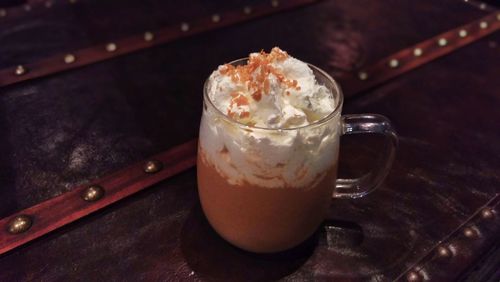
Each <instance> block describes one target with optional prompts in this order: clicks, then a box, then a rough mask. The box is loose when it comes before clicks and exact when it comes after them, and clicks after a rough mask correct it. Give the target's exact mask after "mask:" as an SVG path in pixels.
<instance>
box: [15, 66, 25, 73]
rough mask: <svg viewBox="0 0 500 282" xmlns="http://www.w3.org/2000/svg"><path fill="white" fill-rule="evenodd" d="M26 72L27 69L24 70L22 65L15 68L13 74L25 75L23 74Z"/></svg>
mask: <svg viewBox="0 0 500 282" xmlns="http://www.w3.org/2000/svg"><path fill="white" fill-rule="evenodd" d="M27 72H28V69H27V68H25V67H24V66H23V65H19V66H17V67H16V70H15V71H14V73H15V74H16V75H23V74H25V73H27Z"/></svg>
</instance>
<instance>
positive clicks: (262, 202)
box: [197, 58, 398, 253]
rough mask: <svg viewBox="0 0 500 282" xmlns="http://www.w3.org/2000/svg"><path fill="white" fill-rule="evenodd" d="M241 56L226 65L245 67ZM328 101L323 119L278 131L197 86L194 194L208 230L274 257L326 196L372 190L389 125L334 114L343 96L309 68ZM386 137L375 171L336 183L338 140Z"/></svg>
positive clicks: (308, 226)
mask: <svg viewBox="0 0 500 282" xmlns="http://www.w3.org/2000/svg"><path fill="white" fill-rule="evenodd" d="M246 61H247V58H244V59H239V60H236V61H234V62H232V63H231V64H233V65H239V64H245V63H246ZM309 67H310V68H311V69H312V70H313V73H314V75H315V77H316V80H317V81H318V83H320V84H322V85H324V86H326V87H327V88H328V89H329V90H330V91H331V93H332V95H333V98H334V100H335V109H334V110H333V112H331V113H330V114H329V115H328V116H326V117H324V118H322V119H320V120H318V121H317V122H314V123H312V124H309V125H307V126H302V127H297V128H291V129H288V128H285V129H269V128H259V127H254V126H249V125H245V124H242V123H239V122H238V121H236V120H234V119H231V118H230V117H228V116H227V115H225V114H224V113H222V112H221V111H219V110H218V109H217V108H216V107H215V106H214V104H213V103H212V101H211V100H210V97H209V95H208V91H207V89H208V87H209V83H210V81H209V80H207V81H206V82H205V86H204V102H203V114H202V119H201V125H200V135H199V145H198V163H197V173H198V193H199V196H200V201H201V205H202V208H203V211H204V213H205V215H206V217H207V219H208V221H209V222H210V224H211V225H212V227H213V228H214V229H215V231H216V232H217V233H218V234H219V235H220V236H222V237H223V238H224V239H226V240H227V241H229V242H230V243H231V244H233V245H235V246H237V247H239V248H241V249H244V250H247V251H251V252H257V253H271V252H279V251H283V250H286V249H289V248H292V247H294V246H297V245H298V244H300V243H301V242H303V241H305V240H306V239H307V238H308V237H310V236H311V235H312V234H313V233H314V232H315V230H316V229H317V228H318V227H319V226H320V224H321V223H322V221H323V220H324V219H325V216H326V214H327V211H328V207H329V205H330V203H331V199H332V197H333V198H357V197H362V196H365V195H366V194H368V193H370V192H371V191H373V190H374V189H375V188H377V187H378V186H379V185H380V183H381V182H382V181H383V179H384V178H385V176H386V175H387V173H388V171H389V169H390V167H391V165H392V161H393V159H394V155H395V151H396V148H397V144H398V138H397V135H396V132H395V130H394V129H393V127H392V125H391V123H390V121H389V120H388V119H387V118H386V117H384V116H381V115H376V114H357V115H344V116H341V114H340V113H341V110H342V103H343V96H342V91H341V89H340V87H339V85H338V84H337V83H336V82H335V80H334V79H333V78H332V77H330V76H329V75H328V74H327V73H326V72H324V71H322V70H321V69H319V68H317V67H315V66H313V65H309ZM360 133H378V134H382V135H385V136H387V137H388V138H387V140H388V142H386V146H385V147H384V148H383V151H382V152H381V154H380V157H379V159H378V161H377V165H376V166H375V167H374V169H373V170H372V171H371V172H370V173H368V174H366V175H364V176H363V177H360V178H356V179H338V178H337V166H338V154H339V139H340V136H341V135H345V134H360Z"/></svg>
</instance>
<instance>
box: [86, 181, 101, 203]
mask: <svg viewBox="0 0 500 282" xmlns="http://www.w3.org/2000/svg"><path fill="white" fill-rule="evenodd" d="M104 193H105V192H104V188H102V187H101V186H99V185H91V186H89V187H87V189H85V190H83V192H82V199H84V200H85V201H87V202H95V201H97V200H100V199H101V198H102V197H103V196H104Z"/></svg>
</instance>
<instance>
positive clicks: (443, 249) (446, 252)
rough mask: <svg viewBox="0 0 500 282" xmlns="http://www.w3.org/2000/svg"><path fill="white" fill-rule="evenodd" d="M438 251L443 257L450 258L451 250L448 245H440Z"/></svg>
mask: <svg viewBox="0 0 500 282" xmlns="http://www.w3.org/2000/svg"><path fill="white" fill-rule="evenodd" d="M437 253H438V255H439V256H440V257H442V258H448V257H450V256H451V251H450V249H448V248H447V247H443V246H440V247H438V249H437Z"/></svg>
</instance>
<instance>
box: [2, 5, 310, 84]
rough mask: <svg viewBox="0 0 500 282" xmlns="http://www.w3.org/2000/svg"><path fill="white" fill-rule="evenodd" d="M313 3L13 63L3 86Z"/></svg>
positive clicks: (229, 14)
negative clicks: (19, 63) (22, 63)
mask: <svg viewBox="0 0 500 282" xmlns="http://www.w3.org/2000/svg"><path fill="white" fill-rule="evenodd" d="M314 2H317V1H316V0H289V1H281V2H278V1H269V2H267V3H266V4H260V5H259V6H246V7H242V8H241V9H239V10H235V11H226V12H223V13H221V14H217V15H209V16H206V17H204V18H199V19H196V20H193V21H189V22H181V23H178V24H177V25H173V26H166V27H163V28H160V29H159V30H156V31H144V33H141V34H136V35H133V36H130V37H127V38H122V39H119V40H116V41H113V42H103V43H102V44H98V45H95V46H92V47H89V48H83V49H79V50H68V52H66V53H63V54H59V55H55V56H51V57H48V58H44V59H41V60H39V61H36V62H33V63H30V64H27V65H22V66H12V67H10V68H6V69H2V70H0V87H1V86H6V85H11V84H14V83H18V82H21V81H26V80H30V79H34V78H39V77H43V76H47V75H51V74H55V73H58V72H62V71H67V70H71V69H75V68H79V67H83V66H86V65H90V64H94V63H97V62H102V61H104V60H108V59H112V58H115V57H118V56H122V55H126V54H129V53H132V52H135V51H139V50H144V49H147V48H151V47H153V46H157V45H160V44H164V43H167V42H171V41H174V40H177V39H180V38H184V37H187V36H192V35H195V34H199V33H202V32H206V31H210V30H214V29H218V28H222V27H226V26H231V25H234V24H238V23H241V22H245V21H248V20H251V19H255V18H259V17H263V16H267V15H272V14H275V13H278V12H282V11H286V10H290V9H293V8H298V7H301V6H304V5H308V4H312V3H314Z"/></svg>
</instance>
